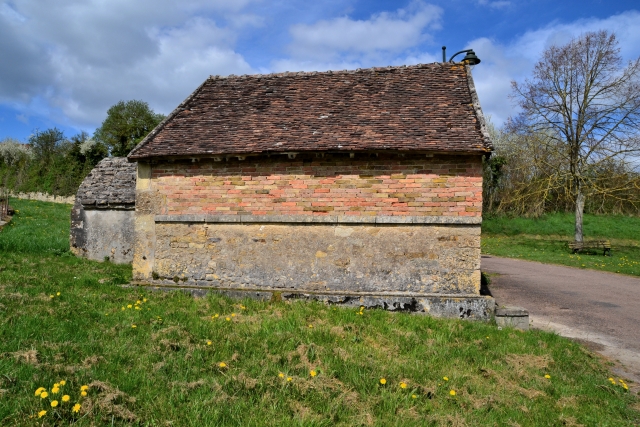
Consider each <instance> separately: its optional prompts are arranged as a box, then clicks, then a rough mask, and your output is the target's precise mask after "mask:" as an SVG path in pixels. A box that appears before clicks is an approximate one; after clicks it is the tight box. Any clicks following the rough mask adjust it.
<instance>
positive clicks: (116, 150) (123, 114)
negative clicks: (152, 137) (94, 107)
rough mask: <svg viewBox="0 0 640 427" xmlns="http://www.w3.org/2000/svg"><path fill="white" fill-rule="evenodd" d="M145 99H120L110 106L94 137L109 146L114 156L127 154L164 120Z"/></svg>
mask: <svg viewBox="0 0 640 427" xmlns="http://www.w3.org/2000/svg"><path fill="white" fill-rule="evenodd" d="M163 119H164V115H162V114H156V113H154V112H153V110H151V109H150V108H149V104H147V103H146V102H143V101H137V100H133V101H126V102H125V101H120V102H118V103H117V104H116V105H114V106H112V107H111V108H109V110H108V111H107V118H106V119H105V121H104V122H102V125H101V126H100V127H99V128H98V129H96V132H95V134H94V138H95V139H96V140H97V141H99V142H101V143H103V144H105V145H106V146H107V147H109V151H110V153H111V155H113V156H126V155H127V154H129V151H131V150H132V149H133V148H134V147H135V146H136V145H137V144H138V143H139V142H140V141H142V139H144V137H145V136H147V134H148V133H149V132H151V131H152V130H153V128H155V127H156V126H157V125H158V124H159V123H160V122H161V121H162V120H163Z"/></svg>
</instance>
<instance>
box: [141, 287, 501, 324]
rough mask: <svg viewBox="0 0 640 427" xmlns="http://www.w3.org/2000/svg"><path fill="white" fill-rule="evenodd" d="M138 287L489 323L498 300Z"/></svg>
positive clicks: (434, 295) (486, 297)
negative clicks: (373, 309)
mask: <svg viewBox="0 0 640 427" xmlns="http://www.w3.org/2000/svg"><path fill="white" fill-rule="evenodd" d="M138 285H139V286H144V287H153V288H154V289H159V290H166V291H169V290H181V291H184V292H189V293H190V294H192V295H194V296H199V297H202V296H205V295H207V294H208V293H211V292H213V293H217V294H221V295H225V296H228V297H230V298H236V299H243V298H250V299H256V300H260V301H279V300H310V301H311V300H312V301H320V302H323V303H325V304H328V305H337V306H344V307H365V308H368V309H372V308H380V309H384V310H389V311H408V312H413V313H417V314H428V315H431V316H435V317H446V318H459V319H469V320H479V321H489V320H491V319H492V318H493V315H494V311H495V301H494V299H493V298H491V297H488V296H473V295H466V296H453V295H450V296H447V295H436V294H431V295H427V294H424V295H415V296H412V297H409V296H406V295H393V294H386V295H374V294H367V295H359V294H340V293H304V292H281V291H270V290H258V289H254V290H249V289H211V288H205V287H196V286H180V285H175V286H166V285H165V286H153V285H150V284H148V283H138Z"/></svg>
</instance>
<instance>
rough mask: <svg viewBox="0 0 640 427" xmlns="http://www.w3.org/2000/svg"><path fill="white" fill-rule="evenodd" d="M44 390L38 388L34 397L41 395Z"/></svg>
mask: <svg viewBox="0 0 640 427" xmlns="http://www.w3.org/2000/svg"><path fill="white" fill-rule="evenodd" d="M45 390H46V389H45V388H44V387H40V388H38V389H37V390H36V396H40V393H42V392H43V391H45Z"/></svg>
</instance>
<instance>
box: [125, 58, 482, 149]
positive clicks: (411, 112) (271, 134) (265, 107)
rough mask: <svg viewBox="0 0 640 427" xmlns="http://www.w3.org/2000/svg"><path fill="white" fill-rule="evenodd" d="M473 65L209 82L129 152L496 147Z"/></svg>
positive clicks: (409, 67)
mask: <svg viewBox="0 0 640 427" xmlns="http://www.w3.org/2000/svg"><path fill="white" fill-rule="evenodd" d="M491 149H492V147H491V141H490V140H489V137H488V134H487V132H486V129H485V127H484V119H483V117H482V111H481V110H480V105H479V103H478V100H477V96H476V93H475V89H474V86H473V81H472V79H471V76H470V71H469V68H468V67H465V66H463V65H461V64H449V63H436V64H427V65H416V66H403V67H387V68H370V69H360V70H355V71H339V72H331V71H329V72H322V73H320V72H312V73H281V74H269V75H255V76H229V77H226V78H220V77H210V78H209V79H207V80H206V81H205V82H204V83H203V84H202V85H201V86H200V87H199V88H198V89H196V91H195V92H194V93H193V94H191V95H190V96H189V97H188V98H187V99H186V100H185V101H184V102H183V103H182V104H180V106H178V108H177V109H176V110H174V111H173V112H172V113H171V114H170V115H169V116H168V117H167V119H166V120H165V121H163V122H162V123H161V124H160V125H158V127H157V128H156V129H154V131H153V132H151V133H150V134H149V135H148V136H147V138H145V139H144V140H143V141H142V142H141V143H140V144H139V145H138V146H137V147H136V148H134V149H133V150H132V151H131V153H130V154H129V159H130V161H134V160H137V159H143V158H160V157H174V156H175V157H184V156H194V157H198V156H214V155H224V154H256V153H277V152H302V151H366V150H376V151H377V150H403V151H439V152H461V153H462V152H464V153H473V152H476V153H484V152H489V151H491Z"/></svg>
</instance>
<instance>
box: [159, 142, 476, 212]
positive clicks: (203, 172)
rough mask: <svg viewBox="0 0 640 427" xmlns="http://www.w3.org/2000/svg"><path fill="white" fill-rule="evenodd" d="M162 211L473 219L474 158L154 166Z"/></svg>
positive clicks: (365, 157) (363, 157) (276, 159)
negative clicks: (433, 216) (161, 198)
mask: <svg viewBox="0 0 640 427" xmlns="http://www.w3.org/2000/svg"><path fill="white" fill-rule="evenodd" d="M151 178H152V180H153V186H154V189H155V190H156V191H157V193H158V194H161V195H162V196H163V197H165V198H166V202H165V204H164V206H163V207H162V208H163V210H162V212H157V213H162V214H217V215H230V214H231V215H245V214H252V215H274V214H275V215H313V214H316V215H318V214H320V215H322V214H324V215H350V216H368V215H379V216H388V215H413V216H431V215H445V216H480V215H481V209H482V163H481V158H480V156H431V157H426V156H425V155H406V157H400V156H398V155H382V154H380V155H378V156H376V155H374V154H356V155H355V156H354V158H350V157H349V155H348V154H344V155H326V156H325V157H324V158H318V157H315V156H313V155H307V156H306V157H305V156H302V155H299V156H297V157H296V159H294V160H288V159H287V157H286V156H282V155H280V156H273V157H271V158H260V159H252V158H247V159H246V160H243V161H239V160H237V159H235V158H234V159H230V160H228V161H221V162H214V161H210V160H209V161H204V160H203V161H200V162H197V163H191V162H177V163H173V164H167V163H165V164H161V165H158V166H154V167H153V169H152V175H151Z"/></svg>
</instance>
